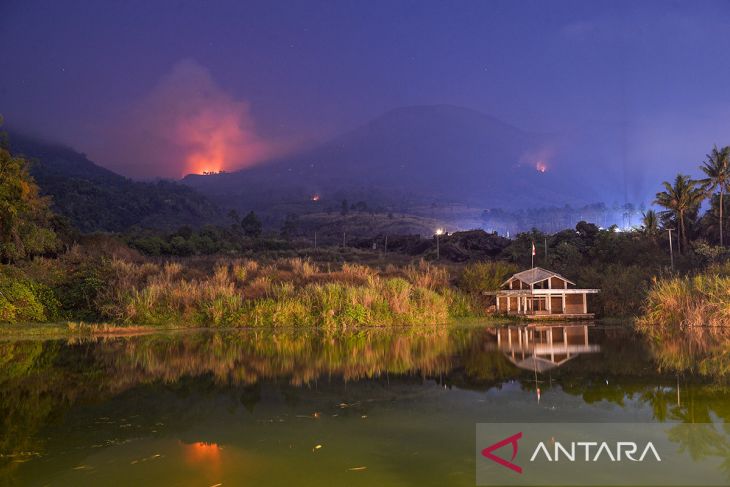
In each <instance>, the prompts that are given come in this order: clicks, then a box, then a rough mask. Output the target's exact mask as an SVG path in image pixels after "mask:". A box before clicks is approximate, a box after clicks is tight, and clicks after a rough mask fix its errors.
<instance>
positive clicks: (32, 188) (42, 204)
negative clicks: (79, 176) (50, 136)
mask: <svg viewBox="0 0 730 487" xmlns="http://www.w3.org/2000/svg"><path fill="white" fill-rule="evenodd" d="M1 124H2V119H0V125H1ZM48 203H49V202H48V199H47V198H43V197H41V196H40V194H39V190H38V186H37V185H36V184H35V181H34V180H33V178H32V177H31V176H30V173H29V172H28V162H27V161H26V160H25V159H23V158H22V157H15V156H13V155H12V154H10V151H9V150H8V148H7V145H6V144H5V143H4V141H0V262H14V261H17V260H20V259H26V258H29V257H32V256H34V255H39V254H44V253H47V252H52V251H54V250H56V248H57V246H58V240H57V238H56V234H55V232H54V231H53V230H52V228H51V220H52V216H53V215H52V214H51V211H50V210H49V208H48ZM0 299H1V298H0ZM0 313H1V311H0Z"/></svg>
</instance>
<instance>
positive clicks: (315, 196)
mask: <svg viewBox="0 0 730 487" xmlns="http://www.w3.org/2000/svg"><path fill="white" fill-rule="evenodd" d="M312 201H319V195H318V194H317V193H314V194H313V195H312Z"/></svg>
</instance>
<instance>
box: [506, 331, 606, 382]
mask: <svg viewBox="0 0 730 487" xmlns="http://www.w3.org/2000/svg"><path fill="white" fill-rule="evenodd" d="M495 332H496V335H497V349H498V350H499V351H501V352H503V353H504V355H505V356H506V357H507V358H508V359H509V361H510V362H512V363H513V364H515V365H516V366H517V367H519V368H521V369H525V370H532V371H535V372H547V371H548V370H551V369H554V368H555V367H560V366H561V365H563V364H564V363H566V362H567V361H569V360H570V359H572V358H575V357H577V356H578V355H580V354H583V353H596V352H599V351H600V350H601V347H600V346H599V345H591V344H589V343H588V325H565V326H555V325H554V326H550V325H526V326H509V327H506V328H499V329H497V330H495Z"/></svg>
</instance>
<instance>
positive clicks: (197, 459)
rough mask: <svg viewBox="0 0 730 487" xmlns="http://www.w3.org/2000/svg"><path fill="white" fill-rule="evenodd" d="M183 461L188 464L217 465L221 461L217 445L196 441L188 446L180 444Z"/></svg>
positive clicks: (219, 449) (219, 448)
mask: <svg viewBox="0 0 730 487" xmlns="http://www.w3.org/2000/svg"><path fill="white" fill-rule="evenodd" d="M182 448H183V452H184V454H185V461H186V462H187V463H190V464H194V463H205V464H208V465H210V464H217V463H220V460H221V447H220V445H218V444H217V443H206V442H204V441H198V442H195V443H191V444H189V445H186V444H182Z"/></svg>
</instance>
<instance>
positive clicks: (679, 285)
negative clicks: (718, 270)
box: [637, 273, 730, 330]
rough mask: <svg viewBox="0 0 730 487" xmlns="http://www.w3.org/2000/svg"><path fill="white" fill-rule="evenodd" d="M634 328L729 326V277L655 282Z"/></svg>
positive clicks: (708, 276) (701, 275)
mask: <svg viewBox="0 0 730 487" xmlns="http://www.w3.org/2000/svg"><path fill="white" fill-rule="evenodd" d="M637 325H638V326H639V327H641V328H642V329H645V330H651V329H652V328H672V329H682V328H686V327H695V326H722V327H726V326H730V277H727V276H723V275H720V274H713V273H706V274H699V275H696V276H684V277H670V278H664V279H659V280H656V281H655V282H654V283H653V285H652V287H651V289H650V290H649V293H648V295H647V298H646V304H645V307H644V313H643V315H642V316H641V317H640V318H639V319H638V320H637Z"/></svg>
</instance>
